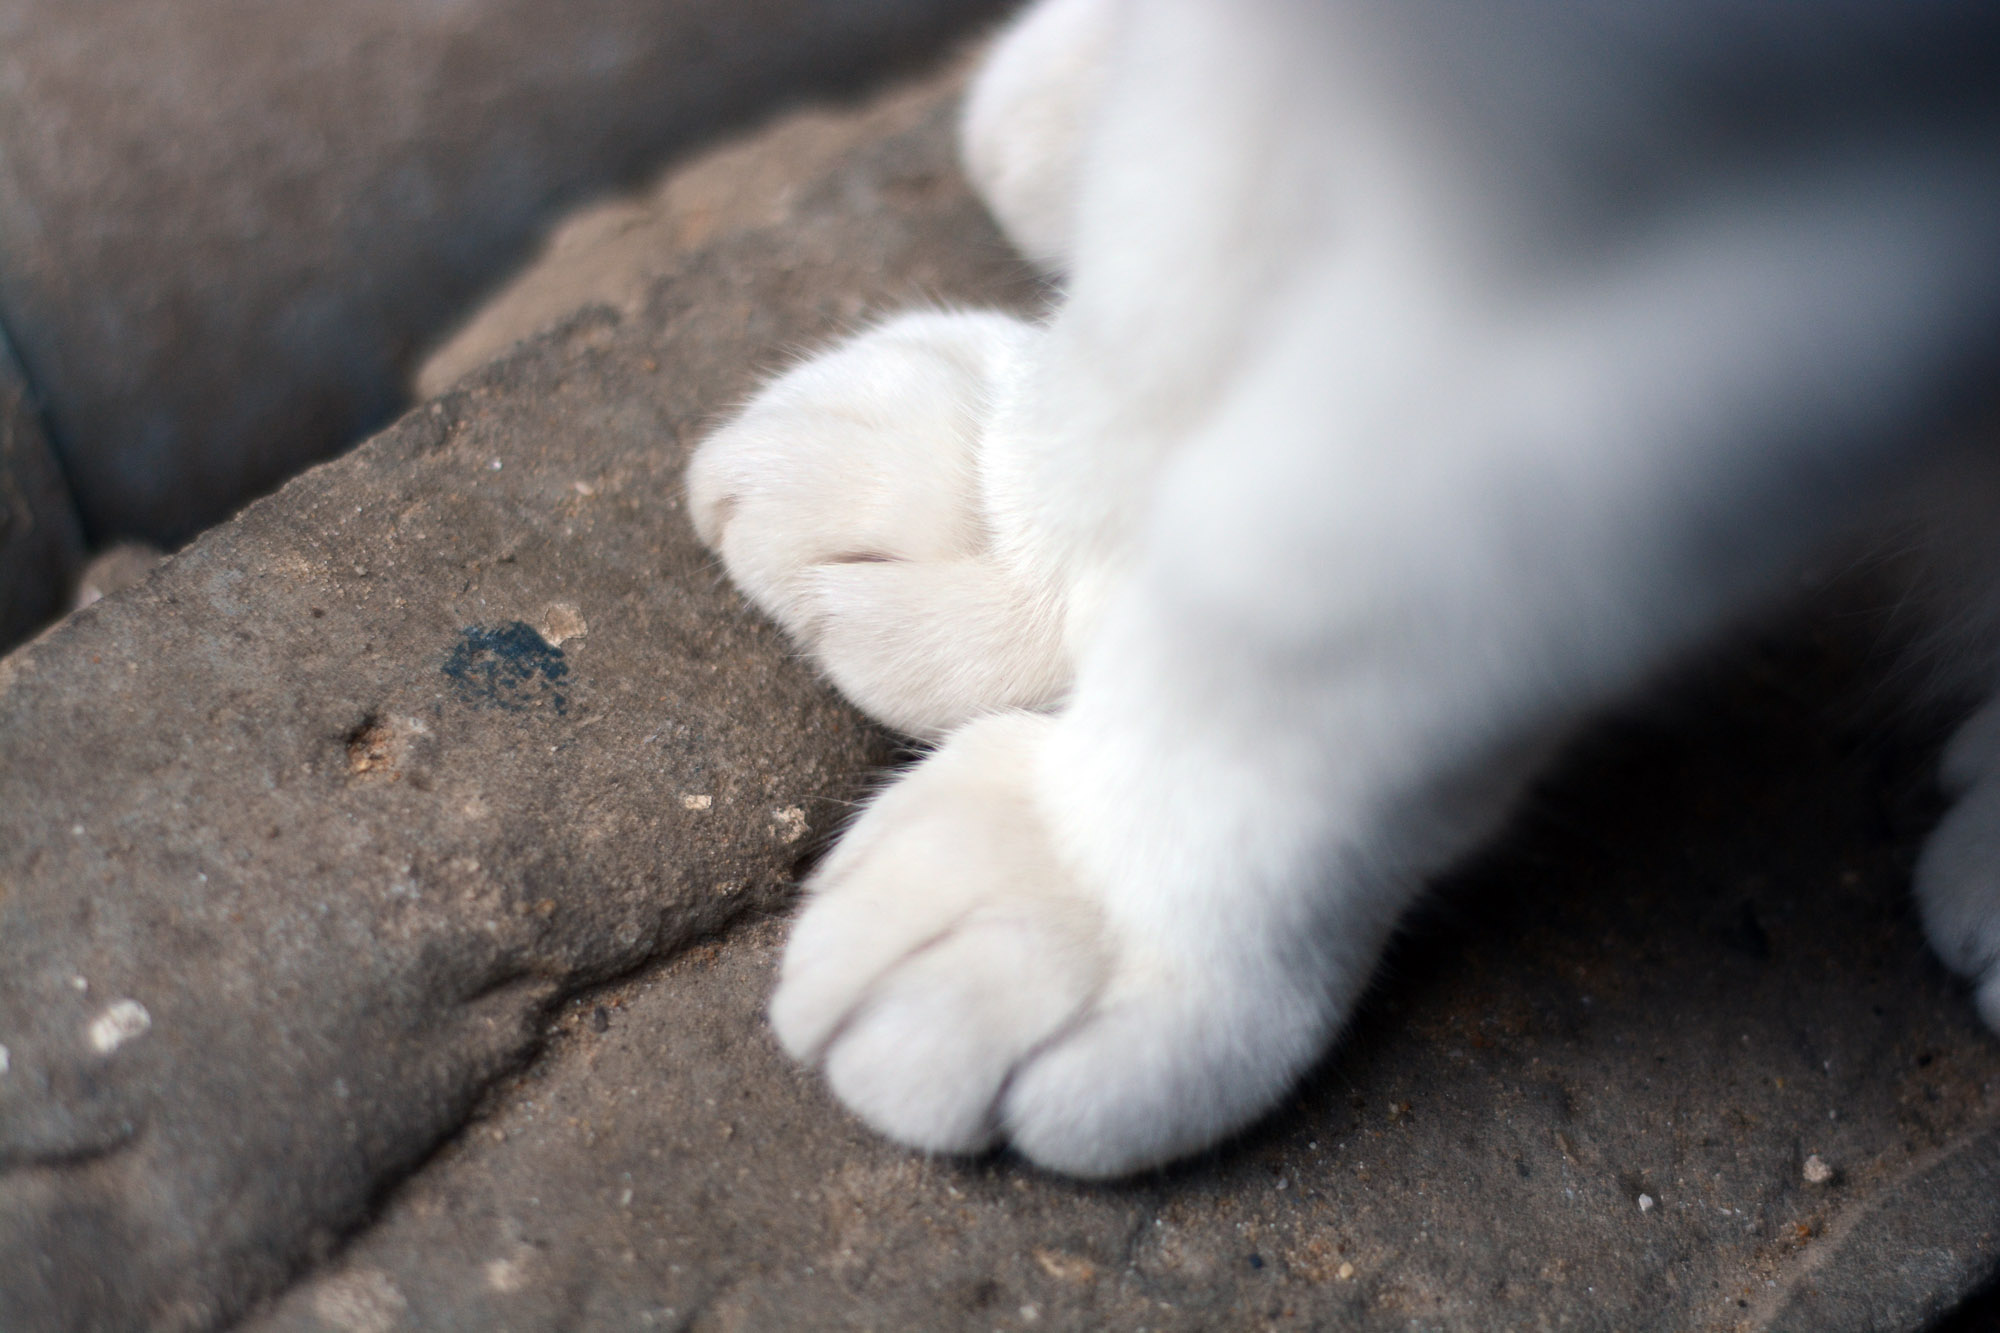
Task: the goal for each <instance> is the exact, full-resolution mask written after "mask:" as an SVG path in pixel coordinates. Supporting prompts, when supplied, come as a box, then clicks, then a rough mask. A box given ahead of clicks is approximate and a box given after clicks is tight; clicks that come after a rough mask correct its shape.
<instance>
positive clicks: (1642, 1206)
mask: <svg viewBox="0 0 2000 1333" xmlns="http://www.w3.org/2000/svg"><path fill="white" fill-rule="evenodd" d="M1639 1211H1640V1212H1642V1213H1650V1212H1652V1211H1653V1196H1652V1195H1650V1194H1641V1195H1640V1196H1639Z"/></svg>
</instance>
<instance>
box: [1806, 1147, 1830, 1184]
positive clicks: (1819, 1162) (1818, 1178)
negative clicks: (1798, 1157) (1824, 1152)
mask: <svg viewBox="0 0 2000 1333" xmlns="http://www.w3.org/2000/svg"><path fill="white" fill-rule="evenodd" d="M1832 1179H1833V1168H1832V1167H1830V1166H1828V1165H1827V1164H1826V1159H1825V1158H1824V1157H1821V1156H1820V1155H1819V1154H1818V1153H1814V1154H1812V1155H1811V1156H1810V1157H1807V1158H1806V1184H1808V1185H1824V1184H1826V1183H1827V1182H1828V1181H1829V1180H1832Z"/></svg>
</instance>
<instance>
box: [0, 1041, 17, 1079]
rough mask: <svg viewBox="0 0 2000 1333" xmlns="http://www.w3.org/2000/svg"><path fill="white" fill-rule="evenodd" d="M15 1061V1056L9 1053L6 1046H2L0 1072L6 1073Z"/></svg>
mask: <svg viewBox="0 0 2000 1333" xmlns="http://www.w3.org/2000/svg"><path fill="white" fill-rule="evenodd" d="M13 1063H14V1057H13V1056H11V1055H9V1054H8V1053H7V1048H6V1047H5V1046H0V1074H4V1073H6V1072H7V1069H8V1067H9V1066H10V1065H12V1064H13Z"/></svg>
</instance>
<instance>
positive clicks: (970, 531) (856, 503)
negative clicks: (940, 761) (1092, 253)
mask: <svg viewBox="0 0 2000 1333" xmlns="http://www.w3.org/2000/svg"><path fill="white" fill-rule="evenodd" d="M1030 336H1031V330H1029V329H1028V326H1026V325H1024V324H1022V323H1021V322H1020V321H1018V320H1015V319H1013V318H1011V317H1008V316H1005V315H998V314H991V313H983V312H978V311H958V312H948V313H947V312H927V313H920V314H912V315H906V316H903V317H901V318H898V319H895V320H891V321H889V322H888V323H885V324H883V325H881V326H879V327H877V328H875V329H872V330H870V331H869V332H867V333H864V334H861V335H859V336H858V337H856V338H853V339H850V340H849V341H848V342H846V343H844V344H842V345H840V346H838V347H836V348H834V349H833V350H831V351H829V352H826V353H823V354H821V355H819V356H816V357H812V358H810V359H808V360H806V361H804V362H802V363H801V364H800V365H798V366H796V367H794V368H793V369H792V370H791V371H789V372H788V373H786V374H784V375H782V376H780V377H779V378H777V379H776V380H774V381H772V382H771V383H770V384H768V385H766V386H765V387H764V388H763V389H762V390H761V391H760V392H759V393H758V394H757V395H756V396H755V397H754V398H753V399H752V400H751V402H750V403H749V405H748V406H747V407H745V409H744V410H743V411H742V413H741V414H739V415H738V416H737V417H736V419H735V420H733V421H731V422H729V423H728V424H726V425H724V426H723V427H722V428H721V429H720V430H718V431H717V432H716V433H715V434H714V435H713V436H711V437H710V438H709V439H708V440H706V441H705V442H704V443H703V444H702V445H701V446H700V447H699V448H698V449H697V450H696V451H695V454H694V457H693V458H692V460H691V461H690V463H689V466H688V474H687V493H688V506H689V510H690V512H691V516H692V518H693V521H694V525H695V530H696V531H697V532H698V533H699V534H700V535H701V537H702V539H703V541H705V542H706V543H707V544H708V545H709V546H710V547H711V548H712V549H713V550H715V551H716V552H717V554H719V555H720V556H721V558H722V563H723V566H724V568H725V569H727V570H728V572H729V575H730V577H731V578H732V579H733V580H734V581H735V582H736V584H737V586H738V587H740V588H741V589H742V590H743V592H744V594H745V595H746V596H748V597H749V599H750V600H751V601H752V602H753V603H754V604H755V605H756V606H757V607H758V608H759V609H760V610H762V611H763V612H764V613H765V614H767V615H769V616H770V617H771V618H772V619H774V620H776V621H777V622H778V624H779V625H781V626H782V627H783V628H784V629H785V630H786V632H787V633H788V634H789V635H790V636H791V638H792V639H793V640H794V641H795V642H796V643H798V644H799V646H800V647H801V648H803V649H804V650H805V651H806V652H807V653H809V654H810V655H811V656H812V657H813V658H814V659H815V660H816V661H817V662H818V664H819V665H820V667H821V668H822V670H824V671H825V672H826V674H827V676H828V677H829V678H830V679H831V680H832V682H833V683H834V685H835V686H837V687H838V688H839V689H840V690H841V691H842V692H843V693H844V694H846V695H847V696H848V697H849V698H850V699H852V700H853V701H854V702H856V703H857V704H859V705H860V706H861V707H862V708H863V709H865V710H866V711H868V712H869V713H871V714H872V715H874V716H875V717H876V718H878V719H879V720H881V721H883V722H886V723H888V724H889V725H890V726H892V727H895V728H897V729H898V730H900V731H904V732H907V733H909V734H911V735H915V736H919V737H924V738H933V737H937V736H941V735H943V734H944V733H945V732H947V731H949V730H950V729H951V728H953V727H955V726H957V725H959V724H960V723H962V722H964V721H966V720H968V719H969V718H972V717H974V716H977V715H978V714H980V713H982V712H988V711H992V710H994V709H998V708H1009V707H1039V706H1042V705H1044V704H1047V703H1048V702H1050V701H1052V700H1053V699H1055V698H1057V697H1059V696H1060V695H1061V693H1062V691H1063V690H1064V689H1065V688H1066V686H1067V683H1068V679H1069V665H1068V661H1067V658H1066V656H1065V654H1064V651H1063V648H1062V642H1061V638H1062V599H1061V597H1059V596H1052V595H1050V593H1049V591H1048V590H1047V589H1045V588H1042V587H1040V586H1038V585H1037V584H1036V583H1034V582H1033V581H1032V580H1028V579H1026V578H1024V577H1022V576H1021V575H1019V574H1018V573H1017V572H1016V571H1015V570H1014V569H1013V568H1012V567H1011V566H1009V565H1008V564H1007V563H1006V562H1004V561H1003V560H1001V559H1000V558H999V556H998V555H997V554H996V553H995V551H994V549H993V542H992V533H991V529H990V525H989V523H988V522H987V519H986V515H985V513H984V509H983V503H982V498H981V492H980V475H981V460H982V450H983V449H984V447H985V444H986V440H985V434H986V431H985V428H986V424H987V418H988V415H989V412H990V408H991V403H992V399H993V394H994V385H995V383H996V382H997V381H999V380H1000V379H1002V378H1004V377H1005V376H1006V375H1007V374H1008V373H1010V372H1009V367H1010V366H1012V365H1013V364H1014V362H1015V361H1016V360H1018V358H1019V356H1020V355H1021V348H1022V345H1023V343H1024V341H1025V340H1026V339H1027V338H1028V337H1030Z"/></svg>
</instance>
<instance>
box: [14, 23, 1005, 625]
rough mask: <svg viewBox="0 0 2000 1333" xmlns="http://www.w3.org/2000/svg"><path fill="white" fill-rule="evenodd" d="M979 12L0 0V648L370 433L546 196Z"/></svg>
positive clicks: (542, 212) (854, 70)
mask: <svg viewBox="0 0 2000 1333" xmlns="http://www.w3.org/2000/svg"><path fill="white" fill-rule="evenodd" d="M1004 8H1006V6H1005V5H1003V4H1001V3H999V2H998V0H564V3H561V4H549V3H545V2H544V0H0V650H4V649H5V648H6V647H8V646H10V645H11V644H13V643H14V642H17V641H18V640H19V639H20V638H22V637H24V636H25V635H26V634H27V633H29V632H31V631H32V630H33V629H34V628H35V627H37V626H38V625H40V624H41V623H43V622H45V621H46V620H47V619H49V618H50V617H51V616H53V615H55V614H56V613H57V612H58V611H59V610H61V609H62V608H63V607H64V606H66V605H67V604H68V602H69V601H70V599H71V598H73V597H74V596H75V595H76V584H77V581H78V578H79V576H80V573H81V571H82V569H83V567H84V561H85V559H86V558H87V555H88V553H89V552H91V551H93V550H96V551H102V550H107V549H114V548H117V547H118V546H119V544H120V543H126V542H138V543H142V544H144V545H145V546H149V547H162V548H171V547H173V546H174V545H177V544H179V543H181V542H183V541H185V540H186V539H187V538H188V537H190V536H192V535H193V534H194V533H196V532H199V531H200V530H201V529H203V528H205V527H207V526H209V525H211V524H213V523H215V522H217V521H219V520H220V519H222V518H224V517H227V516H228V515H229V514H230V513H231V512H233V511H234V510H235V509H236V508H238V507H239V506H241V505H242V504H243V503H244V502H245V501H247V500H249V499H251V498H253V497H255V496H257V495H260V494H262V493H264V492H266V491H269V490H271V489H272V488H273V487H275V486H276V485H278V484H279V483H280V482H282V481H283V480H285V479H286V478H287V477H289V476H291V475H292V474H293V473H295V472H297V471H298V470H299V469H301V468H303V467H305V466H306V465H308V464H310V463H313V462H315V461H317V460H319V459H322V458H325V457H327V456H329V455H331V454H333V453H336V452H338V451H339V450H341V449H342V448H344V447H346V446H347V445H349V444H351V443H353V442H355V441H357V440H358V439H360V438H361V437H363V436H364V435H366V434H368V433H369V432H371V431H372V430H374V429H375V428H377V427H379V426H381V425H382V424H384V423H385V422H386V421H387V420H389V419H390V418H391V417H392V416H394V415H395V413H396V412H397V411H398V410H399V408H400V407H401V405H402V404H403V403H404V401H405V398H406V393H407V381H408V378H409V375H410V372H411V370H412V368H413V366H414V365H415V364H416V362H417V361H418V359H419V358H420V357H421V356H422V354H423V352H424V350H425V348H426V347H427V346H428V345H430V344H431V343H433V342H435V341H436V340H437V339H438V338H440V337H441V336H442V335H443V334H445V333H446V332H448V331H449V329H450V327H451V326H452V324H453V322H454V321H455V320H456V319H457V318H459V317H460V316H461V315H462V314H463V313H464V312H465V311H466V310H467V309H468V307H469V306H470V304H471V303H472V302H473V301H474V300H476V298H477V297H478V296H479V295H480V294H481V293H482V292H483V291H485V290H486V289H488V288H489V287H491V286H492V285H493V284H494V283H495V282H496V281H497V280H499V279H500V278H501V277H503V276H504V275H505V274H506V273H507V272H508V271H509V269H510V268H511V267H512V266H513V265H515V264H516V263H518V262H519V261H520V260H521V259H522V258H523V257H524V256H525V255H526V254H527V253H528V252H529V250H530V249H531V248H532V247H533V245H534V244H535V242H536V240H537V239H538V237H539V236H540V235H541V233H542V231H543V230H544V229H545V228H546V227H547V226H548V225H549V223H550V222H551V221H552V220H553V219H554V217H555V216H556V214H557V213H558V212H559V211H560V210H562V209H564V208H566V207H568V206H570V205H572V204H574V203H576V202H577V201H579V200H580V199H584V198H587V197H590V196H592V195H596V194H602V193H606V192H609V191H613V190H616V189H618V188H620V187H621V186H625V185H628V184H630V183H631V182H633V181H634V180H635V179H636V178H638V177H640V176H643V175H645V174H648V173H650V172H651V171H653V170H656V169H657V168H658V167H660V166H661V165H662V164H663V163H665V162H666V161H668V160H669V159H671V158H672V157H674V156H676V155H678V154H680V153H682V152H685V151H686V150H688V149H689V148H691V147H693V146H695V145H697V144H699V143H701V142H704V141H706V140H708V139H710V138H712V137H713V136H715V135H716V134H717V133H719V132H721V131H724V130H727V129H731V128H734V127H737V126H741V125H743V124H745V123H747V122H750V121H754V120H756V119H758V118H760V117H762V116H764V115H766V114H768V113H770V112H771V111H773V110H775V109H777V108H779V107H781V106H783V105H785V104H788V103H792V102H796V101H801V100H806V99H810V98H816V97H825V96H827V95H830V94H839V93H841V92H843V91H846V90H849V89H854V88H858V87H860V86H863V85H865V84H867V83H869V82H872V81H875V80H878V79H879V78H881V77H882V76H883V75H885V74H887V73H891V72H894V71H895V70H897V69H898V68H901V67H906V66H910V65H913V64H916V63H918V62H921V61H922V60H924V59H925V58H926V57H929V56H932V55H934V54H935V53H936V52H937V51H938V50H939V49H940V48H941V47H943V46H944V45H946V44H948V43H949V42H951V41H952V40H953V39H955V38H958V37H959V36H961V35H962V34H965V33H967V32H968V31H970V30H972V29H973V28H975V27H976V26H977V25H979V24H981V23H982V22H983V21H986V20H990V19H991V18H993V17H994V16H995V15H997V14H998V13H999V12H1000V11H1001V10H1003V9H1004ZM139 559H140V560H141V562H143V557H139ZM86 595H87V593H86Z"/></svg>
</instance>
